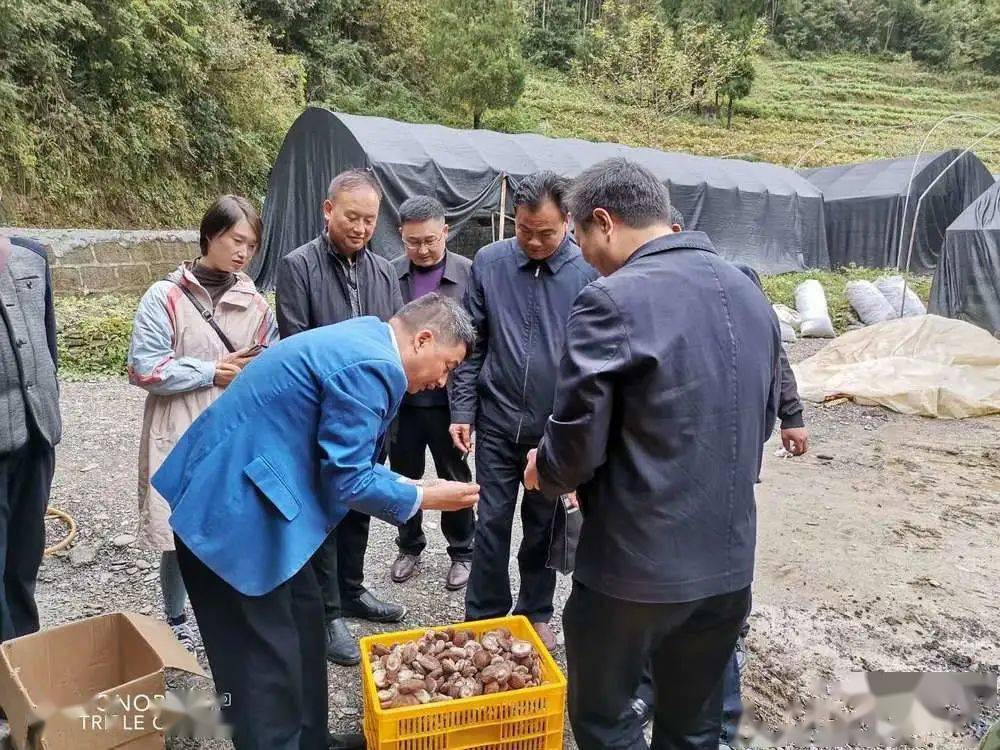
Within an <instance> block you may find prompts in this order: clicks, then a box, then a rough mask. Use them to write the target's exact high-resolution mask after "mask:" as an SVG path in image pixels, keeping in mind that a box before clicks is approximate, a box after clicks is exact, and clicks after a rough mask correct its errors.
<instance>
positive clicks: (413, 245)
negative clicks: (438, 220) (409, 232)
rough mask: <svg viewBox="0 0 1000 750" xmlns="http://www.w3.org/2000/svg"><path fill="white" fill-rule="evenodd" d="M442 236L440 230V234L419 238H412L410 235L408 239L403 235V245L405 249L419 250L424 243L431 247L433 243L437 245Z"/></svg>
mask: <svg viewBox="0 0 1000 750" xmlns="http://www.w3.org/2000/svg"><path fill="white" fill-rule="evenodd" d="M443 236H444V232H442V233H441V234H438V235H435V236H433V237H424V238H423V239H421V240H417V239H413V238H412V237H411V238H409V239H407V238H405V237H404V238H403V246H404V247H406V249H407V250H419V249H420V248H422V247H424V246H425V245H426V246H427V247H428V248H432V247H434V246H435V245H437V244H438V243H439V242H440V241H441V238H442V237H443Z"/></svg>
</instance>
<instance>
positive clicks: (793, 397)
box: [632, 206, 809, 750]
mask: <svg viewBox="0 0 1000 750" xmlns="http://www.w3.org/2000/svg"><path fill="white" fill-rule="evenodd" d="M670 210H671V214H672V217H673V218H672V222H673V231H674V232H683V231H684V216H683V214H681V212H680V211H678V210H677V209H676V208H675V207H674V206H671V207H670ZM734 265H735V266H736V267H737V268H738V269H739V270H740V271H742V272H743V273H744V274H745V275H746V276H747V277H748V278H749V279H750V280H751V281H752V282H753V283H754V284H756V285H757V288H758V289H760V290H761V293H762V294H763V292H764V286H763V284H762V283H761V280H760V276H759V275H758V274H757V272H756V271H755V270H754V269H752V268H751V267H750V266H748V265H745V264H743V263H736V264H734ZM779 368H780V371H781V377H780V380H781V396H780V398H779V399H778V419H779V420H780V421H781V442H782V445H783V446H784V448H785V450H787V451H788V452H789V453H791V454H792V455H793V456H801V455H803V454H805V453H806V451H807V450H808V449H809V432H808V430H807V429H806V426H805V420H804V419H803V416H802V411H803V407H802V400H801V399H800V398H799V390H798V384H797V383H796V381H795V373H794V372H793V371H792V366H791V364H790V363H789V361H788V355H787V354H786V352H785V348H784V346H782V348H781V354H780V357H779ZM749 630H750V625H749V623H748V622H746V621H744V623H743V626H742V627H741V628H740V637H739V640H738V641H737V644H736V648H735V649H734V650H733V653H732V655H731V656H730V657H729V662H728V663H727V664H726V669H725V671H724V672H723V675H722V681H721V683H720V684H719V686H718V688H717V689H719V690H721V692H722V699H721V700H722V732H721V735H720V737H719V742H720V745H719V748H720V750H722V748H725V747H729V746H730V744H731V743H732V742H734V741H735V739H736V736H737V732H738V730H739V723H740V717H741V716H742V715H743V702H742V699H741V697H740V674H741V673H742V670H743V663H744V661H745V658H746V648H745V646H744V639H745V638H746V635H747V633H748V632H749ZM718 701H719V699H718V697H716V696H713V697H712V698H710V699H709V701H708V704H707V706H706V709H705V711H706V714H707V713H708V712H710V711H714V710H715V708H716V706H717V705H718ZM632 707H633V709H634V711H635V712H636V714H637V715H638V716H639V719H640V721H641V723H643V724H646V723H648V722H649V721H650V720H651V719H652V715H653V684H652V678H651V676H650V675H649V673H647V674H646V675H644V677H643V681H642V684H641V685H640V686H639V690H638V691H637V693H636V699H635V701H633V703H632ZM705 723H706V724H707V725H708V727H709V731H713V729H714V722H713V721H711V720H710V719H709V720H708V721H707V722H705ZM701 731H704V730H703V728H698V729H696V730H695V731H694V732H692V734H691V735H689V739H691V740H692V741H695V739H696V738H697V737H698V736H699V735H700V733H701Z"/></svg>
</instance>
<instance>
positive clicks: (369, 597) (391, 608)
mask: <svg viewBox="0 0 1000 750" xmlns="http://www.w3.org/2000/svg"><path fill="white" fill-rule="evenodd" d="M341 612H343V615H344V617H357V618H358V619H359V620H368V621H369V622H399V621H400V620H402V619H403V618H404V617H406V607H404V606H403V605H402V604H393V603H392V602H383V601H381V600H380V599H376V598H375V595H374V594H372V592H371V591H366V592H365V593H363V594H362V595H361V596H360V597H358V598H357V599H355V600H353V601H349V602H343V603H342V605H341Z"/></svg>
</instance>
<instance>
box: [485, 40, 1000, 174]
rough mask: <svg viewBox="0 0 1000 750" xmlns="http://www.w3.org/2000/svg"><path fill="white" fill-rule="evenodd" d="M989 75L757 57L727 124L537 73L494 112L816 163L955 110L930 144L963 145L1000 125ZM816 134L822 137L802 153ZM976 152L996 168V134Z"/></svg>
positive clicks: (878, 147) (581, 133)
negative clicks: (504, 109)
mask: <svg viewBox="0 0 1000 750" xmlns="http://www.w3.org/2000/svg"><path fill="white" fill-rule="evenodd" d="M998 84H1000V78H996V77H990V76H985V75H982V74H979V73H973V72H958V71H950V72H947V73H942V72H932V71H929V70H927V69H926V68H924V67H922V66H919V65H916V64H915V63H913V62H911V61H910V60H908V59H904V58H886V59H884V60H882V59H877V58H871V57H859V56H853V55H838V56H833V57H824V58H818V59H811V60H793V59H788V58H766V59H762V60H761V61H760V64H759V65H758V67H757V81H756V83H755V85H754V93H753V94H752V95H751V96H750V97H749V98H748V99H746V100H744V101H742V102H739V103H738V104H737V106H736V110H735V114H734V117H733V126H732V129H726V127H725V125H724V123H722V122H719V121H716V120H713V119H705V118H699V117H696V116H694V115H688V114H683V115H674V116H671V117H667V116H662V115H659V114H657V113H655V112H653V111H652V110H649V109H645V108H642V107H627V106H622V105H620V104H618V103H614V102H610V101H608V100H607V99H605V98H602V97H601V96H600V95H598V94H596V93H595V92H593V91H591V90H590V89H589V88H586V87H583V86H580V85H577V84H575V83H574V82H573V81H572V80H571V79H570V78H569V77H567V76H563V75H559V74H553V73H538V72H536V73H534V74H533V75H532V76H531V77H530V78H529V79H528V85H527V89H526V91H525V94H524V97H523V98H522V100H521V103H520V105H519V106H518V109H517V111H515V112H509V113H501V114H500V115H499V116H498V121H499V122H503V121H504V119H505V118H507V119H509V120H510V122H511V124H512V125H514V126H517V127H519V128H522V129H525V130H534V131H537V132H541V133H544V134H546V135H551V136H563V137H565V136H573V137H579V138H586V139H590V140H606V141H620V142H622V143H628V144H630V145H637V146H653V147H655V148H663V149H668V150H674V151H687V152H691V153H696V154H704V155H711V156H723V155H726V156H738V157H741V158H746V159H751V160H757V161H771V162H775V163H778V164H785V165H788V166H793V165H795V164H796V163H797V162H798V161H799V160H800V159H802V161H801V165H802V166H819V165H827V164H837V163H843V162H848V161H863V160H866V159H873V158H883V157H891V156H900V155H902V154H906V153H912V152H915V151H916V149H917V148H918V146H919V144H920V141H921V140H922V139H923V137H924V135H925V133H926V132H927V130H929V129H930V127H931V125H933V124H934V123H935V122H937V121H938V120H940V119H941V118H943V117H945V116H947V115H951V114H954V113H968V114H970V115H971V117H966V118H963V119H960V120H956V121H954V122H950V123H947V124H946V125H943V126H941V127H940V128H939V129H938V130H937V131H936V132H935V134H934V136H933V137H932V139H931V140H930V141H929V146H930V147H931V148H933V149H943V148H948V147H953V146H962V147H964V146H966V145H969V144H970V143H972V142H973V141H974V140H976V139H977V138H980V137H982V136H984V135H986V134H987V133H988V132H989V130H990V129H991V128H995V127H998V126H1000V97H998V96H997V95H996V91H997V88H998ZM487 125H489V123H487ZM820 141H826V143H824V144H823V145H821V146H820V147H819V148H816V149H815V150H812V151H811V152H810V149H812V148H813V146H814V145H815V144H817V143H818V142H820ZM975 151H976V153H977V154H979V156H980V158H982V159H983V160H984V161H985V162H986V163H987V164H988V165H990V167H991V168H992V169H993V171H995V172H997V171H1000V135H998V136H994V137H992V138H989V139H986V140H984V141H983V142H982V143H980V144H979V145H978V146H977V147H976V148H975ZM807 152H809V153H807ZM803 156H805V158H804V159H803V158H802V157H803Z"/></svg>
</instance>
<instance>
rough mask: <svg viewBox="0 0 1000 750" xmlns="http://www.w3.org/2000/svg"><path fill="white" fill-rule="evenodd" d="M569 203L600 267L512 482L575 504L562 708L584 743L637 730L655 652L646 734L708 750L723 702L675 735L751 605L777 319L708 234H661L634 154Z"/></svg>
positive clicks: (635, 737)
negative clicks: (578, 514)
mask: <svg viewBox="0 0 1000 750" xmlns="http://www.w3.org/2000/svg"><path fill="white" fill-rule="evenodd" d="M569 205H570V211H571V213H572V215H573V217H574V222H575V224H576V233H577V239H578V240H579V241H580V244H581V248H582V250H583V253H584V257H585V258H586V259H587V260H588V261H589V262H590V263H591V265H593V266H595V267H596V268H597V269H598V270H599V271H600V272H601V274H602V275H603V276H604V277H605V278H603V279H601V280H599V281H596V282H595V283H593V284H591V285H590V286H589V287H587V288H586V289H585V290H584V291H583V292H582V293H581V294H580V296H579V297H578V298H577V300H576V302H575V303H574V305H573V311H572V313H571V314H570V318H569V322H568V325H567V332H566V354H565V356H564V357H563V359H562V362H561V364H560V367H559V375H558V382H557V385H556V398H555V406H554V409H553V412H552V416H551V417H550V418H549V420H548V423H547V424H546V427H545V434H544V437H543V438H542V441H541V443H540V445H539V448H538V450H537V453H536V452H533V453H532V454H531V455H529V458H528V466H527V469H526V472H525V486H527V487H540V489H541V490H542V491H543V492H544V494H545V495H546V496H548V497H555V496H558V495H559V494H562V493H566V492H569V491H572V490H574V489H577V488H578V493H579V502H580V508H581V511H582V513H583V518H584V523H583V529H582V532H581V536H580V543H579V547H578V549H577V554H576V569H575V572H574V580H573V593H572V595H571V596H570V599H569V602H568V603H567V605H566V609H565V612H564V614H563V627H564V631H565V634H566V652H567V665H568V671H569V686H570V687H569V714H570V721H571V723H572V725H573V732H574V735H575V737H576V741H577V744H578V746H579V747H580V748H581V750H596V749H597V748H609V747H618V748H644V747H646V743H645V740H644V738H643V736H642V726H641V724H640V723H639V721H638V718H637V717H636V715H635V713H634V712H633V711H632V710H631V707H630V703H631V701H632V697H633V695H634V694H635V691H636V688H637V687H638V685H639V683H640V681H641V679H642V676H643V673H644V671H645V670H646V668H647V666H648V665H649V664H650V662H652V668H653V683H654V697H655V701H654V702H655V719H654V729H653V747H654V748H678V749H679V748H700V749H704V750H708V748H711V750H715V749H716V748H717V746H718V737H719V717H720V713H721V710H720V709H721V706H719V707H718V708H717V709H716V710H715V712H714V715H713V716H712V717H711V718H712V719H713V720H714V724H715V727H714V736H713V735H712V733H711V732H708V733H705V734H703V735H702V736H701V739H700V740H699V741H698V742H697V743H695V744H692V743H691V742H690V741H689V739H688V735H689V734H690V733H691V731H692V730H693V729H694V728H695V725H696V724H697V723H698V721H699V717H700V716H701V715H702V708H703V706H704V705H705V703H706V702H707V700H708V698H709V696H710V695H711V694H713V692H715V687H716V685H717V684H718V683H719V680H720V678H721V676H722V672H723V669H724V667H725V665H726V662H727V661H728V659H729V657H730V654H731V653H732V650H733V647H734V646H735V644H736V639H737V636H738V634H739V629H740V625H741V624H742V622H743V619H744V617H745V616H746V614H747V612H748V611H749V608H750V583H751V581H752V579H753V562H754V544H755V536H756V529H755V509H754V483H755V481H756V479H757V475H758V473H759V471H760V466H761V458H762V451H763V446H764V442H765V441H766V440H767V439H768V437H769V435H770V433H771V430H772V428H773V426H774V421H775V412H776V410H777V403H778V392H779V374H778V356H779V350H780V345H781V344H780V336H779V332H778V323H777V320H776V319H775V317H774V313H773V311H772V310H771V309H770V306H769V305H768V303H767V300H766V299H765V298H764V297H763V295H761V294H760V291H759V290H758V289H757V288H756V287H755V286H754V284H753V283H752V282H751V281H750V280H749V279H748V278H747V277H746V276H745V275H744V274H742V273H741V272H740V271H739V270H737V269H736V268H735V267H733V266H732V265H731V264H729V263H727V262H726V261H725V260H723V259H722V258H720V257H719V256H718V255H717V254H716V252H715V250H714V249H713V247H712V244H711V242H709V240H708V238H707V237H706V236H705V235H704V234H702V233H700V232H685V233H682V234H680V235H674V234H673V231H672V228H671V221H670V198H669V195H668V194H667V190H666V188H665V187H664V186H663V184H662V183H661V182H660V181H659V180H658V179H657V178H656V176H654V175H653V174H652V173H650V172H649V171H648V170H647V169H645V168H643V167H641V166H639V165H636V164H633V163H631V162H628V161H626V160H624V159H614V160H609V161H607V162H603V163H601V164H598V165H596V166H594V167H592V168H591V169H588V170H587V171H585V172H584V173H583V174H582V175H581V176H580V177H579V178H578V180H577V181H576V183H575V184H574V186H573V191H572V194H571V197H570V199H569ZM595 684H599V685H600V689H594V685H595ZM719 695H720V696H721V693H720V694H719Z"/></svg>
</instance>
